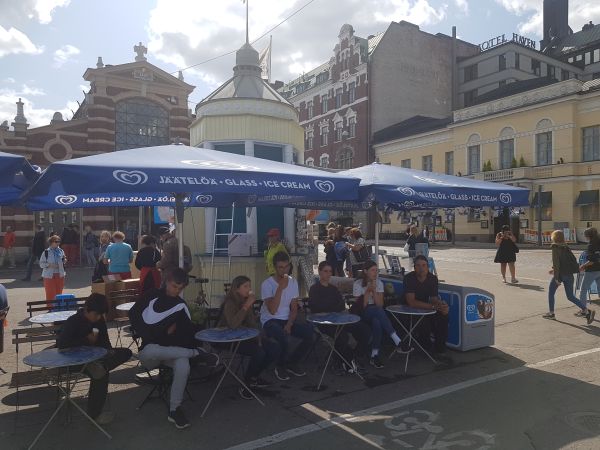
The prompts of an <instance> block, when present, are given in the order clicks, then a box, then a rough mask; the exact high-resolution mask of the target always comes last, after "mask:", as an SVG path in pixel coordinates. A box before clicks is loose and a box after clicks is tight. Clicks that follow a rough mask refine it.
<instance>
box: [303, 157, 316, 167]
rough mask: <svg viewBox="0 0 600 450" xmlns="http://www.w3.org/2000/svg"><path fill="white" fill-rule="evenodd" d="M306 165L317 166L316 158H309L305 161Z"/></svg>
mask: <svg viewBox="0 0 600 450" xmlns="http://www.w3.org/2000/svg"><path fill="white" fill-rule="evenodd" d="M304 165H305V166H309V167H314V166H315V159H314V158H307V159H306V161H304Z"/></svg>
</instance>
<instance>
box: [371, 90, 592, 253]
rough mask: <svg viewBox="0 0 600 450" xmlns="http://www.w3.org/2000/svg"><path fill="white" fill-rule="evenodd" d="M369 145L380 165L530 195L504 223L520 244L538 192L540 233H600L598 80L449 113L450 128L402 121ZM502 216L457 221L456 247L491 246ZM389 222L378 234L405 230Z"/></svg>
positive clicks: (531, 223)
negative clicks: (503, 185)
mask: <svg viewBox="0 0 600 450" xmlns="http://www.w3.org/2000/svg"><path fill="white" fill-rule="evenodd" d="M374 141H375V145H374V148H375V153H376V156H377V158H378V159H379V161H380V162H381V163H389V164H392V165H397V166H404V167H410V168H413V169H420V170H427V171H434V172H440V173H447V174H452V175H459V176H469V177H472V178H475V179H477V180H485V181H494V182H501V183H506V184H511V185H515V186H521V187H526V188H529V189H531V191H532V192H531V196H530V200H531V205H532V207H528V208H524V209H523V211H521V214H520V215H516V216H515V215H513V216H512V217H511V220H510V223H511V227H512V228H513V230H514V231H516V230H519V233H520V234H521V236H522V237H528V238H531V237H532V235H531V233H530V232H526V231H525V230H526V229H529V230H537V228H538V225H537V207H533V205H534V204H535V205H537V192H538V187H539V186H541V188H542V191H543V192H542V195H541V199H542V230H543V231H550V230H553V229H556V228H561V229H562V228H568V229H571V230H572V229H574V228H575V229H576V230H577V235H578V237H579V239H580V240H581V237H582V234H583V230H584V229H585V228H586V227H589V226H595V227H599V226H600V207H599V195H598V192H599V189H600V80H594V81H589V82H582V81H579V80H576V79H571V80H567V81H562V82H557V83H553V84H549V85H546V86H542V87H539V88H536V89H531V90H527V91H525V92H521V93H518V94H514V95H511V96H506V97H503V98H498V99H495V100H491V101H488V102H486V103H482V104H478V105H475V106H471V107H468V108H464V109H460V110H456V111H454V113H453V117H452V119H451V120H450V119H448V120H445V119H431V118H414V119H409V120H408V121H405V122H404V123H400V124H397V125H395V126H393V127H390V129H387V130H383V132H382V133H380V134H379V139H378V134H377V133H376V134H375V136H374ZM512 212H513V213H515V212H516V211H514V210H513V211H512ZM504 214H506V215H505V216H502V215H501V217H495V216H496V215H497V214H495V213H494V211H489V210H487V211H486V210H483V211H476V210H468V211H464V212H463V215H461V214H460V213H459V214H457V216H456V225H455V226H456V229H455V233H456V239H457V240H463V241H464V240H471V241H484V242H489V241H491V240H493V236H494V234H495V232H497V231H498V228H499V227H500V226H501V225H502V224H503V223H508V221H509V219H508V214H509V212H508V211H504ZM440 215H441V216H442V217H443V216H444V214H443V212H442V213H441V214H440ZM391 222H392V223H390V224H387V225H384V229H383V230H384V232H385V231H391V232H396V231H400V230H402V231H404V229H405V228H406V225H405V224H400V223H399V222H396V221H395V220H392V221H391ZM526 235H527V236H526Z"/></svg>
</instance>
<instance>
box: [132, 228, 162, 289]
mask: <svg viewBox="0 0 600 450" xmlns="http://www.w3.org/2000/svg"><path fill="white" fill-rule="evenodd" d="M159 261H160V251H159V250H158V249H157V248H156V238H155V237H154V236H150V235H145V236H144V237H142V248H141V249H140V250H139V251H138V252H137V255H136V256H135V267H137V268H138V270H139V271H140V295H144V294H145V293H146V292H148V291H149V290H151V289H153V288H154V289H158V288H160V282H161V276H160V272H159V270H158V269H157V268H156V263H157V262H159Z"/></svg>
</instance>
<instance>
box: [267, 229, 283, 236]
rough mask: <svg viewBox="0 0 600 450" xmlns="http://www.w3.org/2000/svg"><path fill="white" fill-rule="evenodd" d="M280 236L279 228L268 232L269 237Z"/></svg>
mask: <svg viewBox="0 0 600 450" xmlns="http://www.w3.org/2000/svg"><path fill="white" fill-rule="evenodd" d="M279 235H280V233H279V228H271V229H270V230H269V231H267V236H268V237H279Z"/></svg>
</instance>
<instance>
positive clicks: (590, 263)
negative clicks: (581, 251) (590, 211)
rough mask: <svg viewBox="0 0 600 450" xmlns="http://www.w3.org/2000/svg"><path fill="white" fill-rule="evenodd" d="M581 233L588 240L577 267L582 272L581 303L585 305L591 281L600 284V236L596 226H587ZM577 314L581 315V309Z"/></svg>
mask: <svg viewBox="0 0 600 450" xmlns="http://www.w3.org/2000/svg"><path fill="white" fill-rule="evenodd" d="M583 235H584V236H585V237H586V239H587V240H588V246H587V251H586V261H585V263H584V264H582V265H581V267H579V270H580V271H581V272H583V281H582V282H581V295H580V300H581V303H583V304H584V305H587V301H588V294H589V291H590V287H591V286H592V283H593V282H594V281H595V282H596V284H600V236H598V230H596V228H588V229H586V230H585V231H584V232H583ZM578 315H583V311H579V313H578Z"/></svg>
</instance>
